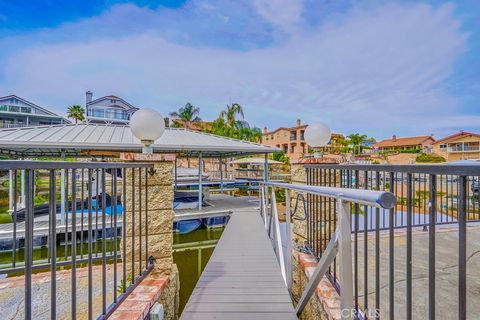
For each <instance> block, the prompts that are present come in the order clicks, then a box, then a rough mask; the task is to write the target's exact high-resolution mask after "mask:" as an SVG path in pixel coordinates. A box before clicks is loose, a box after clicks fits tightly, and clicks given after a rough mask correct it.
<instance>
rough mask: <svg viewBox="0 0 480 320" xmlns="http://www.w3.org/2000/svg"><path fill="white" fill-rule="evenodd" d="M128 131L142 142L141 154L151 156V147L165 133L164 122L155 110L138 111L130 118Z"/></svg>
mask: <svg viewBox="0 0 480 320" xmlns="http://www.w3.org/2000/svg"><path fill="white" fill-rule="evenodd" d="M130 130H132V133H133V135H134V136H135V137H137V138H138V139H139V140H140V141H141V142H142V144H143V149H142V151H143V153H145V154H152V153H153V148H152V147H151V145H152V144H153V142H154V141H155V140H157V139H158V138H160V137H161V136H162V134H163V133H164V132H165V120H164V119H163V117H162V115H161V114H160V113H159V112H158V111H156V110H153V109H150V108H145V109H140V110H138V111H136V112H135V113H134V114H133V115H132V116H131V118H130Z"/></svg>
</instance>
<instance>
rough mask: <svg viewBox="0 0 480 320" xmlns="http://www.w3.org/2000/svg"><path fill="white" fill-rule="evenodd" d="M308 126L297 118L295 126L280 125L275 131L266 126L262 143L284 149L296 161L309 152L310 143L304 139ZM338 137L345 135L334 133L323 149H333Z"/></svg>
mask: <svg viewBox="0 0 480 320" xmlns="http://www.w3.org/2000/svg"><path fill="white" fill-rule="evenodd" d="M307 127H308V124H303V125H302V121H301V120H300V119H297V123H296V125H295V127H289V128H287V127H280V128H278V129H276V130H274V131H268V129H267V127H264V128H263V134H262V144H264V145H267V146H272V147H277V148H280V149H282V150H283V152H284V153H285V154H286V155H287V156H288V157H289V158H290V160H291V161H292V162H296V161H298V160H300V159H302V158H303V155H304V154H306V153H308V145H307V144H306V142H305V139H304V133H305V129H306V128H307ZM338 137H343V135H341V134H338V133H332V139H331V141H330V142H329V144H328V145H327V146H325V147H323V148H322V149H323V151H331V150H332V148H333V147H334V146H335V140H336V139H337V138H338Z"/></svg>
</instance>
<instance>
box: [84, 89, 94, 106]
mask: <svg viewBox="0 0 480 320" xmlns="http://www.w3.org/2000/svg"><path fill="white" fill-rule="evenodd" d="M92 98H93V93H92V91H87V92H86V93H85V99H86V102H87V103H89V102H91V101H92Z"/></svg>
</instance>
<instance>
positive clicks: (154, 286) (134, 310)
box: [109, 278, 168, 320]
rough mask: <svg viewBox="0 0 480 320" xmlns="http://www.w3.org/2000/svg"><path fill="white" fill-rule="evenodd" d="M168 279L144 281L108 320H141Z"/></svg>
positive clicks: (145, 316)
mask: <svg viewBox="0 0 480 320" xmlns="http://www.w3.org/2000/svg"><path fill="white" fill-rule="evenodd" d="M167 284H168V278H164V279H151V278H147V279H144V280H143V281H142V282H140V284H139V285H138V286H137V287H136V288H135V290H133V292H132V293H131V294H130V295H129V296H128V298H127V299H125V301H123V302H122V304H121V305H120V306H119V307H118V308H117V310H115V312H114V313H113V314H112V315H111V316H110V317H109V319H110V320H143V319H145V318H147V317H148V313H149V311H150V308H151V307H152V306H153V305H154V304H155V302H157V301H158V300H159V299H160V295H161V294H162V292H163V290H164V289H165V287H166V286H167Z"/></svg>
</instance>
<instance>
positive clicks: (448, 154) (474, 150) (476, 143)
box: [432, 131, 480, 161]
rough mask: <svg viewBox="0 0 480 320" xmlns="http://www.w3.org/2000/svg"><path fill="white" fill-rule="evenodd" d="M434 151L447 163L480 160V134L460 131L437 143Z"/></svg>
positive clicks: (434, 145) (434, 144) (433, 145)
mask: <svg viewBox="0 0 480 320" xmlns="http://www.w3.org/2000/svg"><path fill="white" fill-rule="evenodd" d="M432 151H433V152H434V153H435V154H438V155H440V156H442V157H444V158H445V159H446V160H447V161H457V160H468V159H480V134H478V133H473V132H466V131H460V132H458V133H455V134H452V135H449V136H447V137H445V138H443V139H440V140H437V141H435V142H434V143H433V144H432Z"/></svg>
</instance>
